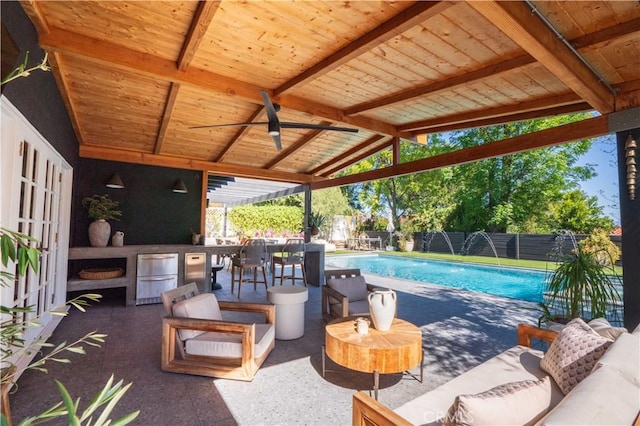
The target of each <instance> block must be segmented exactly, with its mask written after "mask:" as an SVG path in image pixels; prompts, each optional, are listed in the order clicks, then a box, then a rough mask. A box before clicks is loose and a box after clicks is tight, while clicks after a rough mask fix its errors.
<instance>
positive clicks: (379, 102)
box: [344, 55, 535, 115]
mask: <svg viewBox="0 0 640 426" xmlns="http://www.w3.org/2000/svg"><path fill="white" fill-rule="evenodd" d="M534 62H535V59H534V58H533V57H532V56H531V55H523V56H518V57H516V58H512V59H509V60H507V61H504V62H500V63H498V64H494V65H490V66H488V67H484V68H481V69H478V70H475V71H471V72H468V73H465V74H462V75H458V76H455V77H451V78H449V79H446V80H442V81H436V82H429V83H427V84H422V85H419V86H417V87H414V88H411V89H408V90H404V91H401V92H397V93H394V94H391V95H389V96H384V97H381V98H378V99H374V100H373V101H370V102H363V103H361V104H358V105H354V106H353V107H351V108H348V109H346V110H345V111H344V113H345V114H347V115H353V114H358V113H361V112H365V111H370V110H372V109H376V108H381V107H385V106H388V105H392V104H396V103H399V102H404V101H408V100H410V99H415V98H418V97H421V96H426V95H435V94H438V93H441V92H444V91H446V90H453V89H455V88H456V87H460V86H463V85H466V84H470V83H473V82H475V81H478V80H482V79H484V78H487V77H493V76H496V75H498V74H501V73H504V72H507V71H511V70H514V69H516V68H520V67H523V66H525V65H528V64H532V63H534Z"/></svg>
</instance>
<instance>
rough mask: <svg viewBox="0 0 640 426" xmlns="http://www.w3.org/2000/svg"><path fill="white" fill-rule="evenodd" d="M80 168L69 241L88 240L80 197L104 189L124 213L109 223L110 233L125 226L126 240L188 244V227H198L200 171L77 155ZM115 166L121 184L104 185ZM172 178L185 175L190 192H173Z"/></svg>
mask: <svg viewBox="0 0 640 426" xmlns="http://www.w3.org/2000/svg"><path fill="white" fill-rule="evenodd" d="M78 170H79V173H78V174H77V175H76V176H74V188H73V192H74V197H73V198H74V199H73V206H74V209H77V211H76V214H75V215H74V216H75V218H76V221H77V222H76V223H75V226H74V228H75V229H76V230H78V232H76V233H75V234H74V235H73V236H72V242H71V244H72V246H88V245H89V237H88V235H87V229H88V226H89V223H90V219H89V218H88V217H87V210H86V209H85V208H84V207H82V204H81V203H82V199H83V198H84V197H87V196H91V195H94V194H101V195H102V194H108V195H109V196H110V197H111V198H112V199H113V200H116V201H118V202H119V203H120V205H119V207H120V208H121V210H122V218H121V219H120V221H113V220H112V221H109V223H110V224H111V230H112V233H113V232H115V231H122V232H124V234H125V236H124V243H125V245H131V244H182V243H184V244H191V229H193V230H194V231H195V232H199V230H200V190H201V188H202V178H201V175H202V174H201V172H197V171H191V170H182V169H172V168H168V167H152V166H140V165H136V164H128V163H118V162H112V161H100V160H89V159H81V160H80V167H79V169H78ZM115 172H117V173H118V175H119V176H120V178H122V182H123V183H124V186H125V187H124V189H112V188H107V187H106V186H105V183H106V182H107V180H108V179H109V178H110V177H111V175H113V173H115ZM176 179H182V180H183V181H184V183H185V185H186V186H187V190H188V193H186V194H179V193H175V192H173V186H174V183H175V181H176Z"/></svg>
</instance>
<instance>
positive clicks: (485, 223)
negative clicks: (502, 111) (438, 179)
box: [447, 114, 594, 232]
mask: <svg viewBox="0 0 640 426" xmlns="http://www.w3.org/2000/svg"><path fill="white" fill-rule="evenodd" d="M584 118H586V114H574V115H569V116H562V117H554V118H552V119H542V120H530V121H523V122H517V123H509V124H503V125H499V126H490V127H484V128H479V129H472V130H466V131H463V132H456V133H454V134H453V136H452V138H451V140H452V142H453V143H454V144H456V145H457V146H459V147H460V148H468V147H472V146H477V145H479V144H481V143H489V142H492V141H496V140H501V139H506V138H510V137H514V136H519V135H523V134H527V133H531V132H536V131H540V130H543V129H546V128H550V127H555V126H558V125H561V124H567V123H569V122H573V121H578V120H580V119H584ZM590 146H591V141H590V140H584V141H579V142H574V143H570V144H565V145H557V146H553V147H549V148H542V149H536V150H534V151H529V152H523V153H519V154H513V155H508V156H502V157H498V158H492V159H487V160H483V161H478V162H474V163H470V164H465V165H461V166H457V167H454V178H453V180H454V181H455V182H456V183H457V185H456V186H457V191H456V199H457V200H458V202H457V205H456V208H455V210H454V212H453V213H452V214H451V215H450V216H449V218H448V223H447V225H448V228H453V229H456V230H458V231H468V232H472V231H477V230H485V231H492V232H546V231H549V230H550V228H551V224H550V215H549V213H548V212H549V211H550V209H551V206H552V205H553V204H554V203H556V202H558V201H560V200H561V199H562V194H563V193H564V192H565V191H567V190H571V189H573V188H575V187H577V184H578V182H579V181H580V180H584V179H589V178H591V177H593V175H594V171H593V167H591V166H582V167H579V166H576V165H575V163H576V161H577V159H578V158H579V157H580V155H583V154H584V153H586V152H587V151H588V150H589V147H590ZM532 219H533V220H532Z"/></svg>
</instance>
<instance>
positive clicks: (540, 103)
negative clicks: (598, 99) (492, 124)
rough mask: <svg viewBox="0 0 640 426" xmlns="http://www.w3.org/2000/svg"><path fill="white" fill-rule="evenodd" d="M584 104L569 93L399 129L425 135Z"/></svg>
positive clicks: (427, 121)
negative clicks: (495, 119)
mask: <svg viewBox="0 0 640 426" xmlns="http://www.w3.org/2000/svg"><path fill="white" fill-rule="evenodd" d="M579 103H582V99H580V97H578V96H577V95H576V94H575V93H567V94H565V95H560V96H551V97H548V98H542V99H535V100H532V101H527V102H521V103H520V104H518V105H515V106H514V105H507V106H499V107H494V108H485V109H482V110H478V111H472V112H462V113H458V114H452V115H447V116H444V117H437V118H430V119H427V120H420V121H415V122H413V123H407V124H404V125H402V126H400V127H399V128H400V129H401V130H403V131H411V132H413V133H424V131H425V130H429V129H430V128H433V127H440V128H446V127H447V126H455V125H457V124H460V123H468V122H472V121H477V120H486V119H490V118H495V117H506V116H509V115H512V114H513V112H514V111H518V112H529V111H539V110H545V109H549V108H553V107H555V106H558V105H560V106H563V105H572V104H579Z"/></svg>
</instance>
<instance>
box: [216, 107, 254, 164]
mask: <svg viewBox="0 0 640 426" xmlns="http://www.w3.org/2000/svg"><path fill="white" fill-rule="evenodd" d="M264 112H265V109H264V105H262V106H259V107H258V108H257V109H256V110H255V111H254V112H253V113H252V114H251V116H250V117H249V118H248V119H247V120H245V123H249V122H252V121H255V120H257V119H259V118H260V117H262V116H263V115H264ZM249 127H250V126H242V127H240V129H238V131H237V132H236V134H235V135H233V137H232V138H231V140H230V141H229V142H228V143H227V144H226V145H225V147H224V148H222V151H220V153H219V154H218V155H217V156H216V158H215V159H214V160H213V161H214V162H216V163H217V162H222V161H223V160H224V157H225V155H227V153H228V152H229V151H230V150H231V148H233V146H234V145H235V144H236V143H237V142H238V141H239V140H240V139H242V137H243V136H244V135H246V134H247V133H248V132H249V130H250V129H249Z"/></svg>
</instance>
